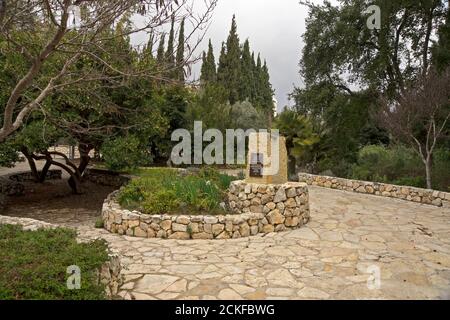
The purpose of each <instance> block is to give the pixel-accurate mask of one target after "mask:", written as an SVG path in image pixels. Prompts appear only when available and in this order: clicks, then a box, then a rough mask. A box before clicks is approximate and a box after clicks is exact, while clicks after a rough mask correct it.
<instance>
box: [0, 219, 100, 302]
mask: <svg viewBox="0 0 450 320" xmlns="http://www.w3.org/2000/svg"><path fill="white" fill-rule="evenodd" d="M107 259H108V253H107V245H106V243H105V242H104V241H101V240H96V241H93V242H90V243H77V241H76V232H75V231H72V230H68V229H54V230H47V229H40V230H37V231H24V230H22V228H21V227H20V226H12V225H0V300H23V299H27V300H28V299H45V300H59V299H64V300H99V299H105V298H106V297H105V287H104V285H102V284H100V283H99V282H98V270H99V268H100V267H101V266H102V265H103V264H104V263H105V262H106V261H107ZM71 265H77V266H78V267H80V269H81V289H79V290H69V289H68V288H67V284H66V282H67V277H68V276H69V274H67V273H66V270H67V267H69V266H71Z"/></svg>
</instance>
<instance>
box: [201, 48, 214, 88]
mask: <svg viewBox="0 0 450 320" xmlns="http://www.w3.org/2000/svg"><path fill="white" fill-rule="evenodd" d="M200 80H201V81H202V83H203V85H206V84H213V83H215V82H216V80H217V70H216V60H215V58H214V49H213V46H212V43H211V39H209V43H208V53H207V54H206V53H205V52H203V60H202V69H201V75H200Z"/></svg>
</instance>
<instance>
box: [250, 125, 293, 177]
mask: <svg viewBox="0 0 450 320" xmlns="http://www.w3.org/2000/svg"><path fill="white" fill-rule="evenodd" d="M248 148H249V150H248V157H247V163H248V164H247V175H246V176H247V179H246V182H248V183H262V184H283V183H286V182H287V180H288V178H287V150H286V139H285V138H284V137H282V136H279V135H278V134H277V135H275V134H271V133H269V132H257V133H251V134H250V136H249V146H248Z"/></svg>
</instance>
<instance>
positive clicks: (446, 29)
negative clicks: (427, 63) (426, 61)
mask: <svg viewBox="0 0 450 320" xmlns="http://www.w3.org/2000/svg"><path fill="white" fill-rule="evenodd" d="M438 37H439V41H438V42H437V43H436V44H435V45H434V46H433V48H432V53H433V63H434V65H435V66H436V68H437V69H438V71H444V70H445V69H446V68H447V67H448V66H450V9H449V8H448V4H447V17H446V21H445V24H443V25H442V26H441V27H440V28H439V32H438Z"/></svg>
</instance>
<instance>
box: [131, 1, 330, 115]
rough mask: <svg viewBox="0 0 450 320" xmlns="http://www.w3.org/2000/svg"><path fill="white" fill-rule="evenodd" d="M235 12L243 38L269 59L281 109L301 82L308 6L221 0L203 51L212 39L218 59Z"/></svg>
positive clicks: (197, 68)
mask: <svg viewBox="0 0 450 320" xmlns="http://www.w3.org/2000/svg"><path fill="white" fill-rule="evenodd" d="M198 1H200V2H202V1H201V0H198ZM313 2H322V1H321V0H315V1H313ZM233 14H235V15H236V21H237V26H238V34H239V36H240V41H241V42H244V41H245V39H247V38H248V39H249V41H250V46H251V49H252V50H254V51H255V52H256V53H257V52H260V53H261V56H262V58H263V59H266V60H267V64H268V66H269V71H270V76H271V82H272V85H273V88H274V89H275V95H276V99H277V101H278V109H279V110H281V109H282V108H283V107H284V106H285V105H287V104H288V94H289V93H290V92H292V90H293V88H294V86H298V85H301V79H300V76H299V66H298V64H299V61H300V56H301V50H302V47H303V41H302V37H301V36H302V34H303V33H304V32H305V18H306V16H307V8H306V7H304V6H302V5H300V4H299V0H277V1H275V0H219V1H218V5H217V7H216V9H215V10H214V14H213V17H212V20H211V25H210V27H209V29H208V31H207V34H206V36H205V38H204V41H203V43H202V44H201V45H200V46H199V51H200V52H201V51H203V50H205V49H207V45H208V39H209V38H211V40H212V43H213V46H214V49H215V55H216V61H217V59H218V56H219V52H220V47H221V43H222V41H226V38H227V36H228V32H229V30H230V26H231V19H232V16H233ZM139 38H140V39H139V40H140V41H138V42H142V41H143V39H142V38H141V37H139ZM135 41H136V40H135ZM200 52H199V53H200ZM199 73H200V63H198V64H197V65H195V66H194V67H193V70H192V77H193V78H198V76H199Z"/></svg>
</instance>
